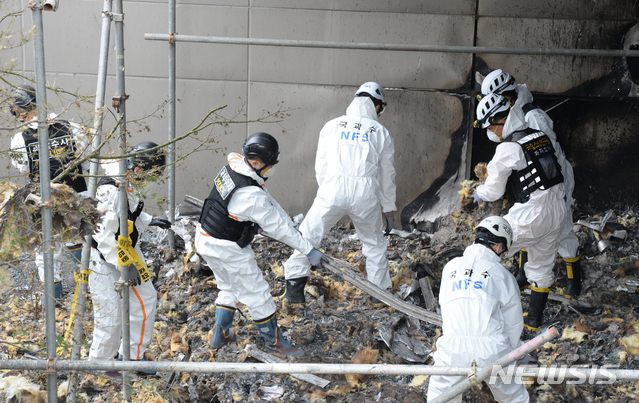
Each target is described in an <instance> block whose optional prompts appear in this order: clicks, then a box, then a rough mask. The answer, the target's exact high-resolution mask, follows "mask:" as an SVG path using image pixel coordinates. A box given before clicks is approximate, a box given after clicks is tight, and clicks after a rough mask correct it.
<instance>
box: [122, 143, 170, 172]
mask: <svg viewBox="0 0 639 403" xmlns="http://www.w3.org/2000/svg"><path fill="white" fill-rule="evenodd" d="M157 146H158V145H157V144H156V143H154V142H152V141H143V142H141V143H139V144H138V145H136V146H135V147H133V148H132V149H131V151H130V152H131V153H136V152H140V151H144V150H150V149H152V148H154V147H157ZM126 165H127V169H130V170H133V169H135V168H136V167H137V168H140V169H142V170H143V171H148V170H151V169H154V168H160V169H163V168H164V165H166V156H165V155H164V153H163V152H162V150H161V149H157V150H154V151H149V152H146V153H142V154H138V155H134V156H132V157H129V158H128V159H127V160H126Z"/></svg>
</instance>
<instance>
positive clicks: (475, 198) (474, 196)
mask: <svg viewBox="0 0 639 403" xmlns="http://www.w3.org/2000/svg"><path fill="white" fill-rule="evenodd" d="M470 197H471V198H472V199H473V202H475V203H477V204H480V203H482V202H483V200H482V199H481V197H479V195H478V194H477V192H475V193H473V194H472V195H471V196H470Z"/></svg>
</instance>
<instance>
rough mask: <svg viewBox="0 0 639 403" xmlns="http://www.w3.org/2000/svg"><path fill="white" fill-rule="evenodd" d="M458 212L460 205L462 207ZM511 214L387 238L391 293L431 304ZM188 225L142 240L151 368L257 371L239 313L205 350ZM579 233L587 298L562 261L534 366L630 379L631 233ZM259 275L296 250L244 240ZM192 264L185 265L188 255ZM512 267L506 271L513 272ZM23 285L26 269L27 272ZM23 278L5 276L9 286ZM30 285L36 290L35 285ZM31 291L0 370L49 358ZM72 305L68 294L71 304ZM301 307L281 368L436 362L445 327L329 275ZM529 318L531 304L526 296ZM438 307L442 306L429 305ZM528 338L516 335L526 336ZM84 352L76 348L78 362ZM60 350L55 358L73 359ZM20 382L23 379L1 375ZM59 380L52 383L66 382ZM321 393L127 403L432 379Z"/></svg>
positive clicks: (576, 390)
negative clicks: (449, 268)
mask: <svg viewBox="0 0 639 403" xmlns="http://www.w3.org/2000/svg"><path fill="white" fill-rule="evenodd" d="M462 205H464V204H463V203H462ZM506 209H507V204H505V202H503V201H500V202H496V203H482V204H481V205H480V206H478V207H477V206H476V205H475V206H472V205H466V206H465V207H464V208H462V209H460V210H459V211H457V212H455V213H453V214H451V215H449V216H445V217H441V218H439V219H437V220H436V221H435V222H434V223H423V224H420V225H418V226H417V227H418V228H415V229H413V230H412V231H411V232H408V231H401V230H394V231H393V232H392V233H391V235H389V236H388V245H389V259H390V262H391V277H392V279H393V288H392V292H393V294H395V295H396V296H399V297H401V298H402V299H404V300H406V301H408V302H411V303H413V304H416V305H420V306H421V307H424V306H425V304H426V303H427V302H428V301H427V300H426V298H425V297H424V294H423V293H422V291H421V289H420V287H419V286H418V285H419V283H420V281H419V280H422V283H423V282H424V281H427V282H428V283H429V284H430V286H431V287H432V290H433V293H434V295H435V297H436V296H437V295H438V292H439V289H438V288H439V283H440V277H439V276H440V275H441V271H442V269H443V267H444V265H445V264H446V263H447V262H448V261H449V260H450V259H451V258H453V257H455V256H459V255H461V253H462V252H463V250H464V248H465V247H466V246H467V245H469V244H470V243H471V242H472V241H473V239H474V227H475V226H476V224H477V223H478V222H479V221H480V220H481V219H482V218H484V217H486V216H488V215H493V214H500V215H503V214H504V213H505V210H506ZM195 218H196V216H193V217H191V218H189V217H182V218H180V219H179V220H178V223H177V224H176V226H177V227H179V228H182V229H183V230H181V231H178V235H180V237H177V238H176V244H177V245H176V249H177V250H176V251H171V250H169V249H168V241H167V239H166V233H165V231H164V230H159V229H157V228H151V229H150V231H148V232H147V233H146V234H145V235H144V237H143V238H142V244H141V246H142V248H143V250H144V252H145V255H146V257H147V261H148V263H149V267H150V268H152V269H153V270H154V271H155V278H154V283H155V286H156V288H157V290H158V298H159V300H158V310H157V319H156V324H155V333H154V339H153V341H152V343H151V345H150V346H149V348H148V350H147V359H150V360H169V361H194V362H197V361H200V362H212V361H216V362H259V361H258V360H257V359H256V358H254V356H253V355H251V354H250V352H249V351H250V347H247V346H249V345H253V344H254V345H256V346H257V348H258V349H261V350H262V351H266V349H265V348H264V346H263V340H262V338H261V337H260V336H259V334H258V332H257V330H256V329H255V326H254V325H253V322H252V320H251V318H250V316H249V315H248V313H247V311H246V308H245V307H240V309H239V311H238V312H237V313H236V315H235V320H234V323H233V329H234V330H235V332H236V333H237V340H236V342H235V343H234V344H231V345H228V346H225V347H223V348H220V349H218V350H212V349H210V348H209V344H208V340H209V337H210V334H211V329H212V327H213V323H214V313H215V298H216V297H217V292H218V291H217V288H216V281H215V277H214V276H213V274H212V272H211V271H210V269H209V268H208V267H207V266H206V264H205V263H204V262H203V260H198V259H197V255H196V254H193V253H192V247H191V245H190V242H191V239H190V237H189V236H188V235H191V236H192V235H193V230H194V223H195ZM574 219H575V223H577V224H575V231H576V233H577V236H578V237H579V240H580V244H581V255H582V257H583V263H582V267H583V269H584V273H585V274H584V276H585V278H584V283H583V286H584V288H583V292H582V296H581V297H580V298H579V300H578V301H572V302H565V299H562V298H561V295H562V293H563V289H564V287H565V284H566V274H565V269H564V263H563V260H562V259H561V258H559V256H557V259H556V260H555V275H556V278H557V280H556V283H555V285H554V287H553V288H552V293H553V295H555V296H556V298H555V299H552V298H551V300H550V301H549V303H548V306H547V308H546V311H545V312H544V327H545V326H550V325H554V326H556V327H558V328H560V329H561V331H562V337H561V338H560V339H556V340H554V341H553V342H551V343H547V344H546V345H544V346H543V348H541V349H539V350H537V351H535V352H534V353H533V357H534V358H535V359H536V360H537V361H538V363H539V364H541V365H581V366H586V367H593V366H596V367H601V366H604V365H607V366H609V367H612V368H621V369H639V314H638V313H637V312H636V308H635V307H637V306H639V304H638V303H639V294H638V293H637V287H638V286H639V264H638V253H639V245H638V242H639V222H638V217H637V214H636V213H635V212H633V211H609V212H603V213H598V214H586V213H579V212H576V214H575V216H574ZM322 248H323V249H325V251H326V253H327V254H328V255H330V256H332V257H335V258H339V259H343V260H345V261H348V262H350V263H353V264H354V265H355V266H356V267H358V268H359V270H360V272H361V273H362V275H363V276H365V274H364V262H365V259H364V257H363V255H362V253H361V244H360V242H359V241H358V239H357V236H356V234H355V231H354V230H353V229H352V228H350V226H349V224H348V223H340V224H338V225H336V226H335V227H334V228H333V229H332V230H331V231H330V233H329V234H328V235H327V237H326V238H325V240H324V242H323V244H322ZM253 249H254V250H255V253H256V258H257V261H258V265H259V266H260V267H261V268H262V270H263V273H264V277H265V278H266V279H267V281H268V282H269V283H270V284H271V288H272V291H273V293H274V294H276V293H278V292H279V291H280V290H282V289H283V288H284V272H283V268H282V262H283V261H285V260H286V259H287V258H288V256H289V255H290V254H291V253H292V250H291V248H289V247H288V246H286V245H283V244H281V243H279V242H276V241H274V240H272V239H269V238H267V237H263V236H258V237H257V238H256V240H254V242H253ZM187 256H188V257H190V259H184V258H185V257H187ZM514 259H515V258H511V259H508V260H504V264H505V266H506V267H508V268H509V269H511V270H512V271H513V273H514V272H515V265H514ZM24 273H28V271H24ZM24 273H14V275H15V276H20V275H24ZM34 287H35V285H34ZM34 293H35V291H34V290H33V289H31V288H29V287H22V288H20V289H18V288H14V289H12V290H11V292H10V293H8V294H7V295H6V296H5V297H4V301H3V304H4V306H5V309H4V313H2V314H0V315H2V316H3V317H2V318H0V340H1V341H2V343H1V344H0V358H11V359H15V358H25V359H26V358H28V357H29V356H35V357H39V358H44V352H45V350H44V334H43V332H42V329H43V328H44V319H43V315H42V314H41V312H40V311H39V310H38V307H36V306H34V305H33V303H34V300H35V298H33V297H32V295H33V294H34ZM70 294H72V290H71V293H70ZM70 299H71V298H70V296H69V295H68V296H66V297H65V300H64V301H62V307H61V308H62V309H58V310H56V315H57V317H56V318H57V321H58V331H59V333H60V334H61V333H63V332H64V331H65V329H66V326H67V323H68V320H69V312H68V311H69V310H70ZM306 299H307V305H306V307H305V308H293V307H291V306H289V305H288V304H287V303H284V304H283V305H282V303H281V302H279V301H278V302H277V306H278V322H279V324H280V326H282V330H283V333H284V335H285V337H286V338H287V339H288V340H289V341H290V342H291V344H293V345H295V346H297V347H300V348H302V349H304V351H305V352H306V354H305V355H303V356H300V357H296V358H286V357H278V358H280V359H282V358H284V359H286V360H287V361H288V362H301V363H379V364H408V365H410V364H420V365H422V364H432V359H431V353H432V351H433V349H434V347H435V341H436V339H437V337H438V336H439V335H441V328H440V327H438V326H436V325H433V324H429V323H425V322H420V321H418V320H416V319H415V318H411V317H410V316H408V315H406V314H404V313H401V312H399V311H397V310H395V309H393V308H391V307H384V308H374V307H373V306H372V304H371V302H370V298H369V296H368V295H367V294H366V293H364V292H362V291H360V290H359V289H357V288H356V287H354V286H352V285H351V284H349V283H348V282H345V281H344V280H343V279H342V278H340V277H338V276H336V275H334V274H333V273H331V272H330V271H328V270H326V269H318V270H316V271H314V272H313V273H312V276H311V277H310V278H309V282H308V285H307V287H306ZM522 302H523V305H524V310H526V309H527V303H528V296H527V295H526V294H522ZM435 309H437V307H435ZM90 312H91V310H90V309H89V310H88V313H87V314H86V315H85V317H86V328H85V329H86V331H85V333H86V337H87V340H88V341H90V340H91V330H92V324H91V323H92V315H91V313H90ZM532 337H534V334H532V333H530V332H524V334H523V335H522V338H523V339H524V340H528V339H531V338H532ZM86 348H87V345H86V343H85V345H84V346H83V354H85V357H86ZM68 350H69V348H67V349H66V350H65V352H64V353H63V355H62V358H63V359H64V358H68ZM21 374H22V375H23V376H26V377H28V378H29V379H31V380H33V381H35V382H38V383H41V384H42V385H44V382H45V380H46V378H45V376H44V375H43V374H42V373H39V372H36V371H23V372H21ZM5 375H7V376H9V375H18V373H10V374H5ZM67 375H68V374H64V373H59V376H60V377H61V378H64V377H65V376H67ZM320 378H322V379H324V380H326V381H328V384H327V385H326V386H318V385H315V384H312V383H310V382H307V381H304V380H300V379H297V378H295V377H293V376H290V375H281V374H234V373H229V374H207V373H159V374H158V375H157V376H151V377H141V376H138V375H134V376H133V382H134V387H135V393H134V394H133V399H134V401H140V402H142V401H144V402H180V403H181V402H250V401H281V402H314V403H319V402H353V403H355V402H385V403H392V402H425V401H426V389H427V386H428V380H427V377H424V376H408V375H402V376H394V375H379V376H364V375H321V376H320ZM528 381H530V383H531V385H530V386H529V391H530V395H531V401H532V402H634V401H637V399H639V384H638V383H637V382H635V381H617V382H614V383H610V384H596V383H595V382H593V383H589V382H584V383H582V384H573V383H567V382H565V381H564V382H562V383H556V382H543V381H542V382H539V380H538V379H528ZM120 389H121V382H120V381H114V380H111V379H110V378H108V377H106V376H102V375H100V374H83V380H82V382H81V384H80V394H81V395H80V396H79V401H82V399H84V401H88V402H115V401H118V400H117V399H118V398H117V396H118V392H119V391H120ZM487 390H488V389H487V387H486V386H485V385H484V389H483V390H476V389H473V390H471V391H468V392H466V393H465V395H464V400H463V401H464V402H492V401H493V400H492V396H491V395H490V393H489V392H487Z"/></svg>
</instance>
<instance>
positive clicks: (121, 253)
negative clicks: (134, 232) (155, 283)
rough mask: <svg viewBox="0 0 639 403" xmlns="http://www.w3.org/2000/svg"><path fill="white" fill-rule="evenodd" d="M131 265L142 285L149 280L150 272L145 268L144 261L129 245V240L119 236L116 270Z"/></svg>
mask: <svg viewBox="0 0 639 403" xmlns="http://www.w3.org/2000/svg"><path fill="white" fill-rule="evenodd" d="M131 264H134V265H135V268H136V269H138V273H139V274H140V278H141V279H142V282H143V283H146V282H147V281H149V280H150V279H151V272H150V271H149V269H148V268H147V267H146V264H145V263H144V260H142V259H141V258H140V256H139V255H138V253H137V252H136V251H135V249H134V248H133V245H131V239H129V238H125V237H123V236H122V235H119V236H118V268H122V267H123V266H129V265H131Z"/></svg>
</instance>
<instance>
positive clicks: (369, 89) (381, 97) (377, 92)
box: [355, 81, 386, 106]
mask: <svg viewBox="0 0 639 403" xmlns="http://www.w3.org/2000/svg"><path fill="white" fill-rule="evenodd" d="M363 94H368V95H370V96H371V97H373V98H375V99H376V100H378V101H379V102H381V103H382V105H384V106H386V93H385V92H384V89H383V88H382V86H381V85H379V84H377V83H376V82H374V81H369V82H367V83H364V84H362V85H361V86H360V87H359V88H358V89H357V92H355V96H356V97H358V96H361V95H363Z"/></svg>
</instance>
